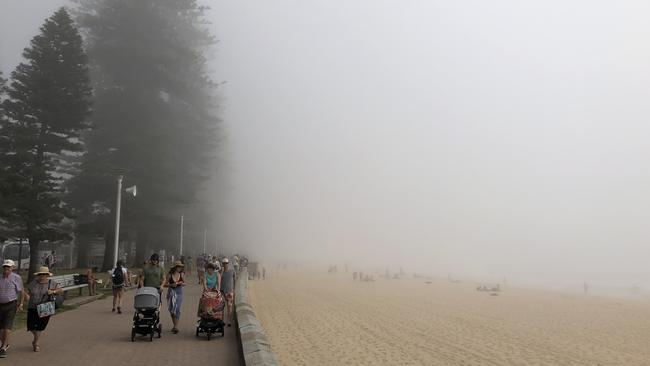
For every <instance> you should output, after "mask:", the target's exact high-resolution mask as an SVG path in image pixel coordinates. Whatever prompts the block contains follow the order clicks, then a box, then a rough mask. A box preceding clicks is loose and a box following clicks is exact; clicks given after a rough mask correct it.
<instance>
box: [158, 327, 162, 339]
mask: <svg viewBox="0 0 650 366" xmlns="http://www.w3.org/2000/svg"><path fill="white" fill-rule="evenodd" d="M160 337H162V325H160V324H158V338H160Z"/></svg>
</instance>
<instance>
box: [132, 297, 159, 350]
mask: <svg viewBox="0 0 650 366" xmlns="http://www.w3.org/2000/svg"><path fill="white" fill-rule="evenodd" d="M133 307H134V308H135V314H133V328H132V329H131V342H135V336H136V334H141V335H144V336H147V335H148V336H149V341H150V342H153V336H154V334H155V333H158V338H160V337H161V336H162V325H161V324H160V294H159V293H158V289H157V288H155V287H142V288H139V289H138V291H137V292H136V293H135V298H134V299H133Z"/></svg>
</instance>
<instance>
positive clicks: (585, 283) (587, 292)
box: [582, 282, 589, 295]
mask: <svg viewBox="0 0 650 366" xmlns="http://www.w3.org/2000/svg"><path fill="white" fill-rule="evenodd" d="M582 286H583V288H584V290H585V295H587V294H589V286H588V285H587V282H584V283H583V284H582Z"/></svg>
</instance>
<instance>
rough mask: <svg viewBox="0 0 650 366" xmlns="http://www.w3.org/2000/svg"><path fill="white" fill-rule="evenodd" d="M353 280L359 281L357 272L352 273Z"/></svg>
mask: <svg viewBox="0 0 650 366" xmlns="http://www.w3.org/2000/svg"><path fill="white" fill-rule="evenodd" d="M352 280H353V281H356V280H357V272H352Z"/></svg>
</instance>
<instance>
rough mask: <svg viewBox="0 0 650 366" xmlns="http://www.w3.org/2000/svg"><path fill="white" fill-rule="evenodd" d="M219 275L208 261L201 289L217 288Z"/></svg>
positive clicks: (219, 279) (219, 280)
mask: <svg viewBox="0 0 650 366" xmlns="http://www.w3.org/2000/svg"><path fill="white" fill-rule="evenodd" d="M220 282H221V276H220V275H219V272H217V271H216V269H215V268H214V264H212V263H208V265H207V266H206V267H205V281H203V290H204V291H205V290H219V284H220Z"/></svg>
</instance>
